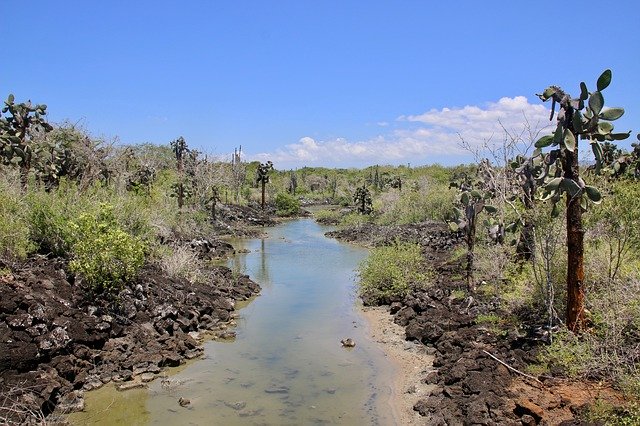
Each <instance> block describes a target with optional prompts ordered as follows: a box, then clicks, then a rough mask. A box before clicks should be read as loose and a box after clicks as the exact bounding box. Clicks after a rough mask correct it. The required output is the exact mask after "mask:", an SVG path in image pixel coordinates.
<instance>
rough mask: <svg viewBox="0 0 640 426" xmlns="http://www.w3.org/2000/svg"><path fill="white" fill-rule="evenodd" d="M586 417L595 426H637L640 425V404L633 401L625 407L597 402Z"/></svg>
mask: <svg viewBox="0 0 640 426" xmlns="http://www.w3.org/2000/svg"><path fill="white" fill-rule="evenodd" d="M585 417H586V420H587V421H588V422H589V423H593V424H606V425H609V426H635V425H639V424H640V404H639V403H638V402H637V401H633V402H630V403H627V404H626V405H624V406H613V405H611V404H610V403H607V402H604V401H596V403H595V404H594V405H593V406H590V407H589V409H588V411H587V413H586V415H585Z"/></svg>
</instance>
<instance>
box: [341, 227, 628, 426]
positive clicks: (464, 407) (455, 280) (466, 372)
mask: <svg viewBox="0 0 640 426" xmlns="http://www.w3.org/2000/svg"><path fill="white" fill-rule="evenodd" d="M330 235H331V236H333V237H335V238H339V239H341V240H344V241H349V242H355V243H360V244H364V245H368V246H378V245H384V244H390V243H392V242H393V241H394V240H395V239H396V238H399V239H400V240H402V241H411V242H416V243H419V244H420V245H421V246H422V249H423V252H424V255H425V258H426V259H427V261H428V262H429V264H430V266H431V267H432V268H433V269H434V270H435V272H436V273H435V282H433V283H432V285H431V286H429V288H427V289H425V290H420V291H415V292H413V293H412V294H409V295H408V296H407V297H405V298H403V299H402V300H395V301H392V303H391V304H390V305H387V306H382V307H378V308H374V309H375V310H376V312H377V313H375V314H373V317H374V319H373V320H372V321H373V327H376V326H377V327H380V324H384V321H385V320H384V319H381V318H380V315H382V314H381V312H380V310H383V311H384V312H387V315H388V316H389V317H390V318H389V320H392V321H393V322H394V323H395V324H397V325H398V326H400V327H399V328H396V329H394V328H393V327H387V329H386V331H387V334H388V333H392V334H393V333H394V330H395V333H396V335H395V336H389V335H387V336H386V337H385V336H384V333H383V334H382V335H381V334H380V330H373V331H372V336H373V337H374V339H376V340H377V341H378V342H379V343H380V344H381V345H382V346H383V348H384V349H385V350H386V351H387V353H388V354H389V356H391V357H392V358H395V359H396V361H397V362H398V363H399V364H400V370H401V375H400V378H399V385H396V391H395V392H394V395H395V397H396V401H395V403H394V405H395V406H396V410H397V411H398V412H400V413H401V414H400V419H401V422H402V424H429V425H458V424H461V425H462V424H464V425H537V424H545V425H547V424H548V425H560V424H563V425H572V424H582V423H581V422H580V421H579V420H577V419H578V418H579V415H580V413H582V412H583V410H585V408H586V407H588V405H589V404H592V403H594V402H595V401H598V400H599V401H606V402H608V403H611V404H614V405H615V404H620V403H621V402H622V400H621V396H620V394H619V393H618V392H616V391H614V390H612V389H611V388H610V387H609V386H606V385H605V386H601V385H598V384H594V383H583V382H570V381H567V380H564V379H562V378H554V377H546V376H540V377H533V376H529V375H526V373H523V370H525V369H526V366H527V365H528V364H531V363H534V362H535V360H536V356H537V352H538V350H539V348H540V346H541V344H542V342H543V335H542V334H541V333H540V332H539V328H537V327H535V326H534V324H527V323H523V324H522V325H521V327H520V328H518V329H515V328H514V329H512V330H494V329H491V328H490V327H487V326H485V325H483V324H481V323H479V322H478V321H477V318H478V315H481V314H496V315H500V314H501V312H500V310H499V308H498V304H497V301H495V300H491V299H488V300H485V299H486V298H483V297H482V296H481V295H475V297H469V296H462V294H464V292H463V291H462V290H463V289H464V288H465V283H464V282H463V281H462V279H461V277H462V276H463V274H462V265H460V264H458V263H456V262H455V261H451V260H450V258H451V249H452V248H454V247H456V245H457V244H458V241H457V239H456V236H455V235H454V236H452V234H451V233H450V232H448V231H447V229H445V227H444V226H443V225H440V224H436V223H430V222H425V223H422V224H413V225H407V226H396V227H381V226H377V225H370V224H367V225H364V226H360V227H356V228H351V229H346V230H340V231H335V232H332V233H330ZM366 303H367V301H366V300H365V304H366ZM370 316H371V315H370ZM376 324H377V325H376ZM380 336H382V337H380ZM398 337H401V338H402V339H406V340H407V341H410V342H415V343H419V344H420V346H421V347H422V348H423V349H422V352H424V353H426V354H432V355H433V357H432V358H428V359H427V358H424V359H423V360H422V361H417V362H418V363H421V364H420V365H415V362H416V361H415V358H410V357H409V358H407V357H408V356H409V355H410V354H411V352H416V351H417V350H416V349H415V348H406V347H402V349H400V350H399V349H398V348H399V347H400V346H399V344H398V342H397V340H398ZM407 359H410V360H412V361H407ZM431 360H432V362H431ZM527 376H529V377H527ZM403 377H404V378H403ZM412 393H413V394H414V395H415V394H417V397H415V398H411V397H408V396H409V395H411V394H412ZM407 394H409V395H407ZM410 410H414V411H415V412H417V413H419V414H420V416H421V417H420V419H419V420H417V419H416V418H414V417H412V416H411V414H408V412H409V411H410Z"/></svg>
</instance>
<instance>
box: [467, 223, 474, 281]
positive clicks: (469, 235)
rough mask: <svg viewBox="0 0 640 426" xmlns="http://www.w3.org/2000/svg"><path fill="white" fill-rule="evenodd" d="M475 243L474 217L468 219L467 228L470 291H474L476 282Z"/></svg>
mask: <svg viewBox="0 0 640 426" xmlns="http://www.w3.org/2000/svg"><path fill="white" fill-rule="evenodd" d="M475 243H476V220H475V217H474V218H471V220H470V221H469V230H468V233H467V289H468V290H469V292H471V293H475V291H476V284H475V281H474V279H473V261H474V255H473V250H474V248H475Z"/></svg>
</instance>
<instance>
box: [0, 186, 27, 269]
mask: <svg viewBox="0 0 640 426" xmlns="http://www.w3.org/2000/svg"><path fill="white" fill-rule="evenodd" d="M0 192H1V193H2V194H3V195H2V202H0V256H8V257H14V258H19V259H23V258H25V257H26V256H27V254H28V253H29V252H30V251H31V250H33V248H34V247H33V244H32V243H31V241H30V239H29V227H28V226H26V222H27V220H26V219H27V216H28V205H27V203H26V202H25V201H24V198H23V197H22V196H21V194H20V192H19V190H18V188H15V187H14V188H11V187H5V185H2V186H0Z"/></svg>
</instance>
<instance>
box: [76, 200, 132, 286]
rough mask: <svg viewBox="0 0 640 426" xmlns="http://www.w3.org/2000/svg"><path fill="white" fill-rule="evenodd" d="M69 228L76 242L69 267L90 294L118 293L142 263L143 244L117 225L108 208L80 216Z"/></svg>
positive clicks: (104, 207) (111, 211) (110, 208)
mask: <svg viewBox="0 0 640 426" xmlns="http://www.w3.org/2000/svg"><path fill="white" fill-rule="evenodd" d="M71 227H72V229H73V232H74V237H75V242H74V244H73V246H72V253H73V260H72V261H71V262H70V263H69V267H70V269H71V270H72V271H73V272H75V273H76V274H79V275H80V276H81V277H82V279H83V280H84V282H85V283H86V284H87V285H88V287H89V289H90V290H91V291H92V292H94V293H106V294H108V295H115V294H117V293H119V292H120V291H121V290H122V289H123V288H124V285H125V284H126V283H127V282H129V281H130V280H132V279H133V278H134V277H135V276H136V274H137V272H138V270H139V269H140V268H141V267H142V265H143V264H144V260H145V246H144V244H143V243H142V242H141V241H140V239H138V238H137V237H134V236H132V235H131V234H128V233H127V232H125V231H123V230H122V229H121V228H120V227H119V226H118V224H117V222H116V219H115V217H114V215H113V208H112V207H111V206H110V205H103V206H102V208H101V209H100V211H99V212H98V214H95V215H92V214H88V213H83V214H81V215H80V217H79V218H78V220H77V221H76V222H73V223H71Z"/></svg>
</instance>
